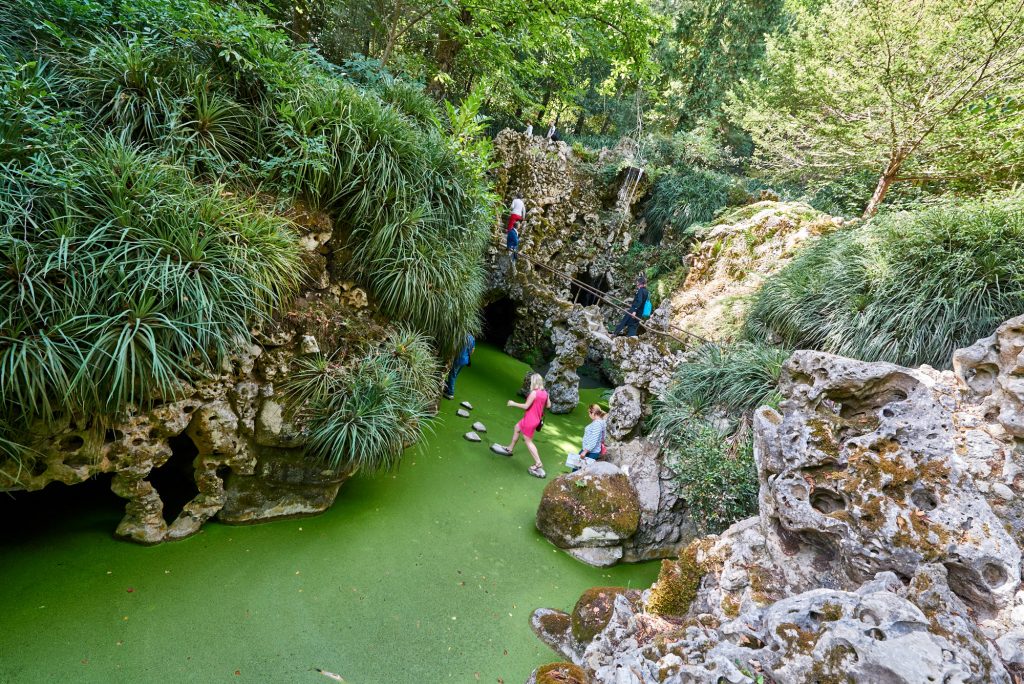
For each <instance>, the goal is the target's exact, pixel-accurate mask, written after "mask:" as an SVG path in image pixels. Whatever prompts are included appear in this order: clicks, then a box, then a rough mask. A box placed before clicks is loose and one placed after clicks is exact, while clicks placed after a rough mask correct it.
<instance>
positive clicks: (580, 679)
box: [528, 663, 592, 684]
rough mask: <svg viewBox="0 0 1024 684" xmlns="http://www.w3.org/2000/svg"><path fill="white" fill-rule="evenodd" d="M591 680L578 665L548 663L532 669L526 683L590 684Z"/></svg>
mask: <svg viewBox="0 0 1024 684" xmlns="http://www.w3.org/2000/svg"><path fill="white" fill-rule="evenodd" d="M591 681H592V680H591V679H590V677H589V676H588V675H587V673H586V671H585V670H584V669H583V668H582V667H580V666H579V665H573V664H572V663H548V664H547V665H541V666H540V667H538V668H537V669H536V670H534V671H533V674H532V675H530V679H529V680H528V684H590V682H591Z"/></svg>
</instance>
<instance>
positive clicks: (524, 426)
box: [503, 373, 551, 479]
mask: <svg viewBox="0 0 1024 684" xmlns="http://www.w3.org/2000/svg"><path fill="white" fill-rule="evenodd" d="M507 405H508V406H509V407H510V408H521V409H523V411H524V413H523V417H522V418H521V419H520V420H519V422H518V423H516V426H515V428H513V430H512V443H511V444H509V445H508V446H507V447H503V449H504V451H503V454H504V455H505V456H511V455H512V452H513V450H514V449H515V448H516V443H517V442H518V441H519V436H520V435H522V437H523V441H525V442H526V448H527V450H528V451H529V452H530V456H532V457H533V465H532V466H530V467H529V468H528V469H527V470H528V472H529V473H530V474H531V475H533V476H534V477H539V478H541V479H543V478H545V477H547V473H545V472H544V464H543V463H542V462H541V460H540V454H539V453H537V445H536V444H534V443H533V435H534V433H535V432H536V431H537V430H540V429H541V428H542V427H543V426H544V409H546V408H551V399H550V398H549V397H548V393H547V390H545V389H544V378H543V377H541V376H540V375H538V374H537V373H534V374H533V375H531V376H530V394H529V396H527V397H526V402H525V403H522V404H520V403H518V402H515V401H511V400H509V402H508V404H507Z"/></svg>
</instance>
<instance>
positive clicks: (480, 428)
mask: <svg viewBox="0 0 1024 684" xmlns="http://www.w3.org/2000/svg"><path fill="white" fill-rule="evenodd" d="M473 429H474V430H476V431H477V432H487V426H486V425H484V424H483V423H481V422H480V421H477V422H475V423H473Z"/></svg>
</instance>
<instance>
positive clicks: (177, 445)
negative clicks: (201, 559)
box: [147, 433, 199, 524]
mask: <svg viewBox="0 0 1024 684" xmlns="http://www.w3.org/2000/svg"><path fill="white" fill-rule="evenodd" d="M167 444H168V445H169V446H170V447H171V457H170V458H169V459H167V462H166V463H164V464H163V465H162V466H160V467H159V468H154V469H153V471H152V472H151V473H150V474H149V477H148V478H147V479H148V480H149V483H150V484H151V485H153V487H154V488H155V489H156V491H157V494H159V495H160V500H161V501H163V502H164V511H163V516H164V521H166V522H167V523H168V524H170V523H172V522H174V520H175V519H176V518H177V517H178V516H179V515H180V514H181V512H182V511H183V510H184V509H185V505H186V504H187V503H188V502H189V501H191V500H192V499H194V498H196V496H197V495H198V494H199V487H198V486H196V476H195V465H194V464H195V460H196V457H197V456H198V455H199V449H198V447H196V445H195V442H193V441H192V438H191V437H189V436H188V435H186V434H185V433H182V434H180V435H175V436H174V437H171V438H170V439H168V440H167Z"/></svg>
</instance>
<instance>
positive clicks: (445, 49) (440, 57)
mask: <svg viewBox="0 0 1024 684" xmlns="http://www.w3.org/2000/svg"><path fill="white" fill-rule="evenodd" d="M472 22H473V15H472V14H470V13H469V10H468V9H462V10H461V11H460V12H459V23H460V24H462V25H463V26H469V25H470V24H471V23H472ZM462 47H463V45H462V42H461V41H460V40H459V38H458V36H457V35H455V34H454V33H452V32H451V31H448V30H446V29H443V30H442V31H441V35H440V37H439V38H438V41H437V49H436V50H435V51H434V63H435V64H437V72H438V73H439V74H442V73H444V74H450V73H451V71H452V67H453V66H454V65H455V58H456V57H458V56H459V53H460V52H462ZM427 92H428V93H430V94H431V95H433V96H434V98H435V99H437V100H443V99H444V97H445V94H446V93H447V92H448V87H447V86H446V85H445V84H444V83H443V82H442V81H440V80H438V79H436V78H435V79H434V80H432V81H431V82H430V84H429V85H428V86H427Z"/></svg>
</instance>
